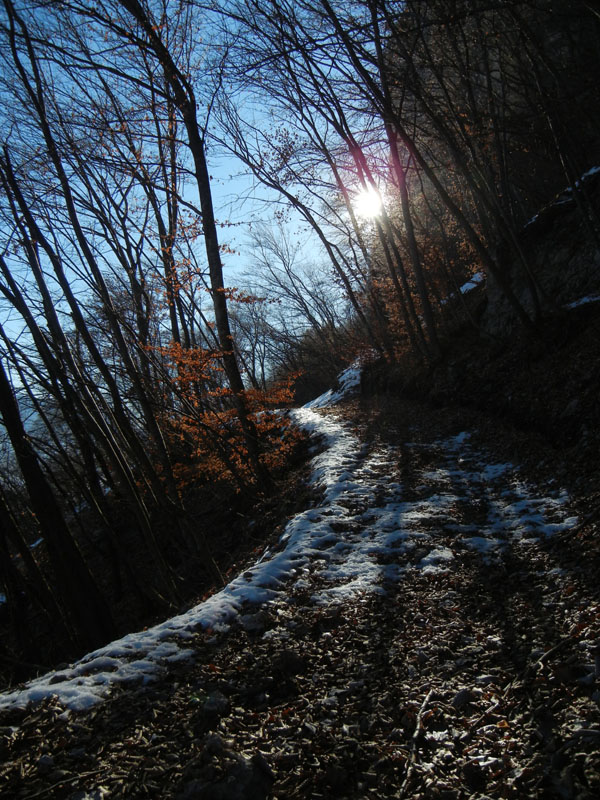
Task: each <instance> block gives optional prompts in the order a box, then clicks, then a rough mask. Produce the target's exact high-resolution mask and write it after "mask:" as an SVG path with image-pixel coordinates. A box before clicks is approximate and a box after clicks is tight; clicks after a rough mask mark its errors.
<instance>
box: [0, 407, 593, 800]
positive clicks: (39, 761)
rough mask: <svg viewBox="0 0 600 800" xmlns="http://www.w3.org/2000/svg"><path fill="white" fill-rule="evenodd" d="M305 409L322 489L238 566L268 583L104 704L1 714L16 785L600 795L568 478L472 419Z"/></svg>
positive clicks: (62, 790) (9, 775) (8, 774)
mask: <svg viewBox="0 0 600 800" xmlns="http://www.w3.org/2000/svg"><path fill="white" fill-rule="evenodd" d="M296 413H297V415H298V416H300V417H301V418H303V419H302V422H303V424H305V425H307V426H309V427H312V428H313V430H314V431H315V432H318V433H319V434H320V435H321V437H323V438H324V441H325V445H326V446H325V449H323V451H322V452H321V453H319V454H318V455H316V456H315V458H314V459H313V464H312V468H313V481H314V482H315V483H316V484H317V485H318V486H319V487H320V488H319V493H318V495H317V496H316V497H315V501H314V504H313V506H312V507H311V508H309V509H306V510H305V511H303V512H301V513H300V514H298V515H296V516H295V517H294V518H293V519H292V520H290V523H289V524H288V526H287V528H286V531H285V534H284V536H283V537H282V539H281V541H280V542H279V543H277V544H276V545H273V546H271V548H269V549H268V550H267V551H266V552H265V553H264V555H263V558H262V559H261V561H260V562H259V563H258V564H257V565H255V566H254V567H252V568H251V569H250V570H247V571H246V572H245V573H244V574H243V575H242V576H240V578H239V579H237V580H238V581H242V582H245V583H247V584H248V585H251V586H253V587H254V588H255V589H256V590H259V589H263V590H264V591H265V592H268V595H265V597H266V598H268V599H266V601H265V597H263V599H262V601H261V603H260V604H259V605H248V604H245V605H243V607H242V608H241V612H242V613H239V614H237V615H235V616H234V617H233V618H231V619H230V621H229V626H228V628H225V627H222V628H218V629H215V630H197V629H196V630H193V628H192V627H190V626H188V628H187V629H186V631H187V634H186V648H188V649H191V650H192V651H193V653H194V657H193V660H188V661H186V662H176V661H175V662H173V663H171V664H170V665H169V667H168V670H167V671H166V672H164V673H163V674H161V675H160V676H159V677H158V678H157V679H155V680H154V681H153V682H151V683H148V684H147V685H144V686H125V687H123V688H118V689H117V690H116V691H115V692H114V693H113V694H112V695H111V696H110V697H109V698H108V699H107V700H106V701H104V702H103V703H101V704H98V705H96V706H94V707H93V708H91V709H90V710H87V711H83V712H74V711H67V712H65V710H64V707H63V706H61V704H60V703H59V702H57V701H56V700H52V699H49V700H46V701H45V702H43V703H42V704H41V705H40V706H38V707H37V708H34V709H30V710H26V711H18V710H13V711H6V712H4V719H3V720H1V724H2V725H3V726H4V727H2V728H0V733H1V735H2V740H1V741H2V750H3V752H0V756H2V757H3V766H2V767H1V768H0V794H1V795H2V796H7V797H24V798H25V797H27V798H32V797H47V798H70V800H87V799H88V798H93V800H101V798H113V797H114V798H120V797H148V798H159V797H160V798H178V800H194V798H203V799H205V798H219V799H220V800H235V799H236V798H237V800H262V798H267V797H273V798H281V800H283V798H314V800H318V798H333V797H342V798H343V797H347V798H363V797H364V798H367V797H373V798H387V797H390V798H403V797H406V798H409V797H410V798H425V797H427V798H448V799H450V798H467V797H468V798H478V799H479V800H483V799H484V798H490V797H491V798H519V797H528V798H539V799H540V800H541V799H542V798H557V799H558V798H562V799H563V800H564V798H567V800H569V798H581V800H584V799H585V800H587V798H590V800H591V798H596V797H597V796H598V795H599V794H600V773H599V767H598V764H599V761H600V759H599V758H598V756H599V754H600V714H599V704H600V682H599V678H600V651H599V650H598V643H599V641H600V640H599V624H600V603H599V598H598V581H597V575H598V573H597V571H595V569H594V563H593V558H592V556H593V552H592V550H590V549H589V547H588V549H587V550H585V548H584V547H583V545H582V544H581V543H580V541H579V539H578V536H579V528H578V526H577V521H576V519H575V518H574V516H573V513H572V511H571V510H569V503H568V497H567V495H566V493H565V492H564V491H562V490H561V489H560V487H559V486H557V485H556V484H554V485H551V486H545V487H543V488H542V487H540V486H538V485H536V484H535V483H532V482H531V481H527V480H526V479H525V477H524V476H523V474H522V472H520V471H519V470H518V469H517V468H516V467H514V466H513V465H512V464H510V463H508V461H507V460H505V459H504V458H503V459H497V458H493V457H492V456H491V455H490V454H489V453H485V452H484V451H483V450H481V449H480V448H479V447H478V446H475V445H474V444H473V443H472V437H471V436H470V435H469V434H468V433H467V432H465V431H460V430H459V431H458V432H457V431H456V430H454V431H451V432H449V431H448V430H447V429H444V430H442V429H441V428H443V427H444V426H441V428H440V430H436V429H435V426H433V427H432V426H429V427H427V426H421V427H419V426H416V427H414V428H413V427H412V426H410V425H409V426H404V428H403V430H402V431H390V430H389V429H381V428H380V429H377V430H370V429H369V425H368V424H367V423H365V421H364V419H361V418H360V415H356V414H355V413H350V409H348V408H346V409H325V410H321V411H315V410H309V409H303V410H299V411H298V412H296ZM408 434H410V435H408ZM596 555H597V548H596ZM595 564H597V558H596V562H595ZM234 583H235V582H234ZM233 596H234V595H231V597H233ZM240 596H241V595H240ZM192 631H193V632H192ZM173 635H174V636H175V629H173Z"/></svg>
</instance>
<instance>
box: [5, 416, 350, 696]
mask: <svg viewBox="0 0 600 800" xmlns="http://www.w3.org/2000/svg"><path fill="white" fill-rule="evenodd" d="M292 415H293V417H294V419H295V421H296V422H297V423H298V424H299V425H300V426H301V427H304V428H305V429H307V430H308V431H309V432H310V433H311V435H313V436H314V437H315V439H316V440H319V439H320V440H321V441H322V442H323V444H324V449H323V451H322V452H321V453H320V454H319V455H317V456H315V457H314V458H313V459H312V463H311V466H312V473H311V483H312V484H313V485H314V486H315V487H317V488H322V489H323V490H324V502H325V503H329V502H333V501H334V500H335V498H336V497H337V496H338V495H340V494H342V493H343V492H344V491H345V488H346V484H347V480H346V479H345V478H344V476H345V475H348V474H349V470H351V469H352V468H353V466H354V465H355V463H356V460H357V459H358V457H359V452H360V443H359V442H358V440H357V439H356V437H354V436H353V435H352V434H350V433H349V432H348V431H347V430H346V429H345V428H344V426H343V425H342V424H340V423H339V422H336V421H334V420H332V419H331V418H323V417H322V416H320V415H319V414H318V413H316V412H315V411H312V410H310V409H308V408H302V409H297V410H295V411H293V412H292ZM312 513H313V512H312V510H308V511H305V512H302V513H300V514H298V515H296V516H295V517H293V518H292V519H291V521H290V522H289V523H288V525H287V527H286V530H285V532H284V534H283V535H282V537H281V541H282V542H283V543H284V545H285V546H284V547H283V549H282V550H280V551H279V552H277V553H275V554H270V553H269V552H265V553H264V554H263V555H262V556H261V559H260V560H259V561H258V562H257V563H256V564H255V565H254V566H253V567H252V568H251V569H250V570H246V571H244V573H242V574H241V575H239V576H238V577H237V578H235V579H234V580H233V581H231V582H230V583H229V584H228V585H227V586H226V587H224V588H223V589H222V590H221V591H220V592H218V593H216V594H214V595H213V596H212V597H210V598H208V599H207V600H205V601H204V602H202V603H200V604H199V605H197V606H195V607H193V608H191V609H190V610H189V611H186V612H185V613H183V614H179V615H177V616H175V617H172V618H171V619H168V620H167V621H165V622H163V623H160V624H158V625H156V626H154V627H152V628H149V629H147V630H143V631H139V632H136V633H130V634H127V635H126V636H123V637H122V638H121V639H117V640H115V641H114V642H111V643H110V644H108V645H105V646H104V647H101V648H99V649H97V650H95V651H93V652H92V653H89V654H88V655H86V656H84V657H83V658H81V659H80V660H79V661H77V662H75V663H74V664H73V665H71V666H70V667H69V668H68V669H66V670H62V671H61V672H50V673H47V674H45V675H43V676H40V677H39V678H35V679H34V680H32V681H30V682H29V683H27V684H26V685H25V687H24V688H22V689H20V690H16V691H10V692H6V693H4V694H0V708H6V707H10V706H15V707H19V708H21V707H25V706H26V705H27V704H28V703H29V702H39V701H41V700H43V699H45V698H47V697H50V696H52V695H54V696H56V697H58V699H59V700H60V702H61V703H63V704H64V705H65V706H66V707H67V708H70V709H73V710H83V709H86V708H89V707H91V706H93V705H95V704H96V703H98V702H100V701H101V700H102V699H103V698H105V697H106V696H107V694H108V693H109V691H110V689H111V687H112V686H113V685H114V684H118V683H126V682H130V681H135V682H137V681H142V682H148V681H151V680H152V679H154V678H155V677H156V675H157V674H158V673H160V672H161V671H163V670H164V668H165V667H166V666H167V665H168V664H169V663H172V662H175V661H180V660H184V659H187V658H190V657H192V656H193V651H192V650H190V649H187V648H186V646H185V642H186V640H187V639H190V638H192V637H193V635H194V633H195V632H196V631H198V630H199V629H201V628H210V629H213V630H223V629H224V628H225V627H227V625H228V624H230V623H231V621H232V620H233V619H234V618H235V617H237V616H238V615H240V614H242V613H243V612H244V611H247V610H248V607H249V606H252V607H253V608H252V610H254V611H255V610H256V607H257V606H260V605H262V604H263V603H266V602H268V601H272V600H275V599H276V598H277V597H278V596H280V595H281V594H282V593H283V592H284V591H285V589H284V587H283V584H284V581H285V580H286V579H287V578H289V577H291V576H294V575H298V574H299V570H300V569H301V568H302V567H303V566H304V565H305V564H306V563H307V561H308V559H309V558H310V556H311V554H312V553H313V552H314V549H315V547H316V546H318V542H312V543H311V542H310V536H309V531H310V530H311V526H310V520H311V515H312ZM317 538H318V537H317Z"/></svg>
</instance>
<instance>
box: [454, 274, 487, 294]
mask: <svg viewBox="0 0 600 800" xmlns="http://www.w3.org/2000/svg"><path fill="white" fill-rule="evenodd" d="M483 279H484V275H483V273H482V272H476V273H475V275H472V276H471V277H470V279H469V280H468V281H466V283H463V285H462V286H461V287H460V293H461V294H467V292H470V291H471V289H476V288H477V287H478V286H479V284H480V283H481V282H482V281H483Z"/></svg>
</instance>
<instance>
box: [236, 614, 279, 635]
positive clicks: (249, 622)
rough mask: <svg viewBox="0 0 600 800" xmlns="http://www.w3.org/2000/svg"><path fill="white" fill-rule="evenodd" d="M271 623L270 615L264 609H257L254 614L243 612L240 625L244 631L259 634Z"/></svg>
mask: <svg viewBox="0 0 600 800" xmlns="http://www.w3.org/2000/svg"><path fill="white" fill-rule="evenodd" d="M272 624H273V620H272V618H271V615H270V614H268V613H267V612H266V611H257V612H256V613H255V614H243V615H242V616H241V617H240V625H241V626H242V628H243V629H244V630H245V631H246V633H252V634H255V635H259V634H262V633H264V632H265V631H266V630H267V629H268V628H270V627H271V625H272Z"/></svg>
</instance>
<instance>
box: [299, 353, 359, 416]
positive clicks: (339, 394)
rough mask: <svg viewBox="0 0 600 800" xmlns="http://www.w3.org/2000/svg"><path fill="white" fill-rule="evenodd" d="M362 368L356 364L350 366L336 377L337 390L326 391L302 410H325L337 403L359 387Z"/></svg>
mask: <svg viewBox="0 0 600 800" xmlns="http://www.w3.org/2000/svg"><path fill="white" fill-rule="evenodd" d="M361 373H362V367H361V366H360V364H358V363H354V364H351V365H350V366H349V367H348V368H347V369H345V370H344V371H343V372H342V373H341V375H339V377H338V381H337V382H338V386H339V388H338V389H328V390H327V391H326V392H324V394H322V395H319V397H316V398H315V399H314V400H311V401H310V402H308V403H306V404H305V406H304V408H327V407H328V406H334V405H335V404H336V403H339V402H340V400H342V399H343V398H344V397H347V396H348V395H350V394H351V393H352V392H353V391H354V390H355V389H356V387H357V386H359V385H360V376H361Z"/></svg>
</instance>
